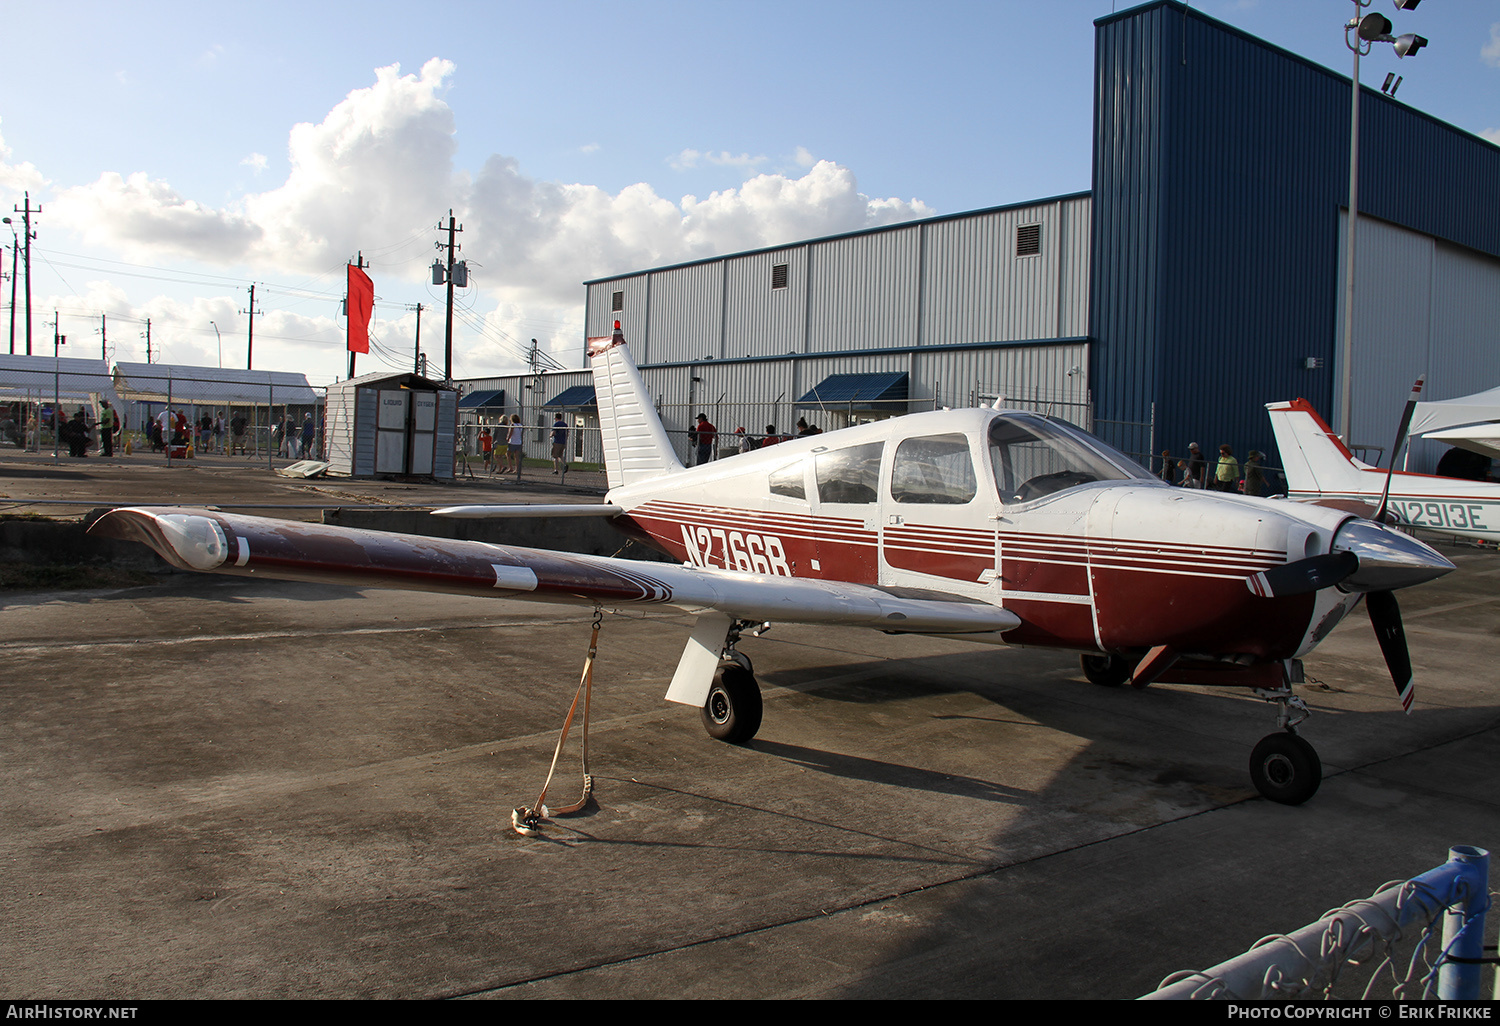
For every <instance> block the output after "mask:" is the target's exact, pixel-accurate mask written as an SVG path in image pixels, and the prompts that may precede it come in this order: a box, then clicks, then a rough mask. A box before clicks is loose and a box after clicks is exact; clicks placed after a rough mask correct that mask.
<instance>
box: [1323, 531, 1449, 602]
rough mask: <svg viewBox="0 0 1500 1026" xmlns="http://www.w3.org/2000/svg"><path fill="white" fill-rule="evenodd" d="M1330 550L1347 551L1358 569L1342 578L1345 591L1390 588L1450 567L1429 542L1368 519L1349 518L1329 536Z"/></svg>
mask: <svg viewBox="0 0 1500 1026" xmlns="http://www.w3.org/2000/svg"><path fill="white" fill-rule="evenodd" d="M1333 551H1334V552H1350V553H1353V554H1354V556H1355V557H1356V558H1357V559H1358V560H1359V569H1358V570H1356V571H1355V572H1354V573H1353V574H1352V575H1350V576H1349V577H1348V578H1347V579H1346V580H1345V581H1344V582H1343V585H1342V586H1343V588H1344V589H1345V590H1347V591H1392V590H1394V589H1396V588H1409V587H1411V586H1412V585H1414V584H1421V583H1423V582H1424V581H1430V580H1433V579H1434V578H1437V577H1441V576H1443V575H1444V574H1446V573H1447V572H1448V571H1450V570H1452V569H1454V566H1453V564H1452V563H1450V562H1448V561H1447V560H1446V559H1444V558H1443V557H1442V556H1441V555H1440V554H1439V553H1438V552H1437V550H1435V549H1433V548H1432V546H1430V545H1427V544H1425V543H1423V542H1419V541H1417V539H1415V538H1413V537H1411V536H1410V535H1406V534H1401V533H1400V532H1399V531H1392V530H1390V529H1389V528H1385V527H1381V526H1380V525H1379V524H1376V523H1373V522H1371V521H1369V520H1351V521H1349V522H1348V523H1346V524H1345V525H1344V526H1343V527H1340V528H1339V531H1338V534H1337V535H1335V536H1334V539H1333Z"/></svg>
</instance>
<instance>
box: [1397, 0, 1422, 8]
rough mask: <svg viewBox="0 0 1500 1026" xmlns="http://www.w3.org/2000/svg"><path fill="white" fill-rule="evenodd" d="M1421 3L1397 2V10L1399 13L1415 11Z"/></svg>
mask: <svg viewBox="0 0 1500 1026" xmlns="http://www.w3.org/2000/svg"><path fill="white" fill-rule="evenodd" d="M1421 2H1422V0H1396V9H1397V10H1398V11H1415V10H1416V9H1417V4H1419V3H1421Z"/></svg>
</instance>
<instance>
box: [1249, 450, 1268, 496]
mask: <svg viewBox="0 0 1500 1026" xmlns="http://www.w3.org/2000/svg"><path fill="white" fill-rule="evenodd" d="M1265 458H1266V457H1265V453H1263V452H1261V451H1260V450H1259V449H1251V450H1250V455H1249V456H1246V457H1245V494H1246V495H1264V494H1266V472H1265V471H1264V470H1263V469H1261V465H1260V461H1261V460H1263V459H1265Z"/></svg>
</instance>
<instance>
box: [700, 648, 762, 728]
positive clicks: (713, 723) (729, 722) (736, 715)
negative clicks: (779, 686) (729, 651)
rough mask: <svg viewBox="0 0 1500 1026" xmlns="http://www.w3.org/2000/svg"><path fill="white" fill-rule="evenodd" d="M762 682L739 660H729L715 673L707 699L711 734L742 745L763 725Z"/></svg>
mask: <svg viewBox="0 0 1500 1026" xmlns="http://www.w3.org/2000/svg"><path fill="white" fill-rule="evenodd" d="M761 711H762V705H761V698H760V685H759V684H757V683H756V681H755V676H754V674H752V673H750V672H749V671H748V670H746V669H745V668H744V667H742V666H740V665H739V664H738V663H732V662H726V663H724V664H723V665H721V666H720V667H719V668H718V670H717V671H715V673H714V682H713V684H712V686H710V688H709V690H708V701H707V702H705V703H703V711H702V716H703V729H704V730H706V731H708V736H709V737H711V738H714V739H715V740H718V741H727V742H729V743H730V744H732V745H742V744H744V743H745V742H746V741H749V740H750V739H751V738H753V737H754V736H755V732H756V731H758V730H759V729H760V717H761Z"/></svg>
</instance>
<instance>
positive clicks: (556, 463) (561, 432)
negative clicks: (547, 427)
mask: <svg viewBox="0 0 1500 1026" xmlns="http://www.w3.org/2000/svg"><path fill="white" fill-rule="evenodd" d="M567 452H568V422H567V421H566V420H564V419H563V415H562V411H561V410H558V411H557V416H555V417H553V418H552V473H554V474H558V475H562V476H566V475H567V473H568V461H567V458H566V456H567Z"/></svg>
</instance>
